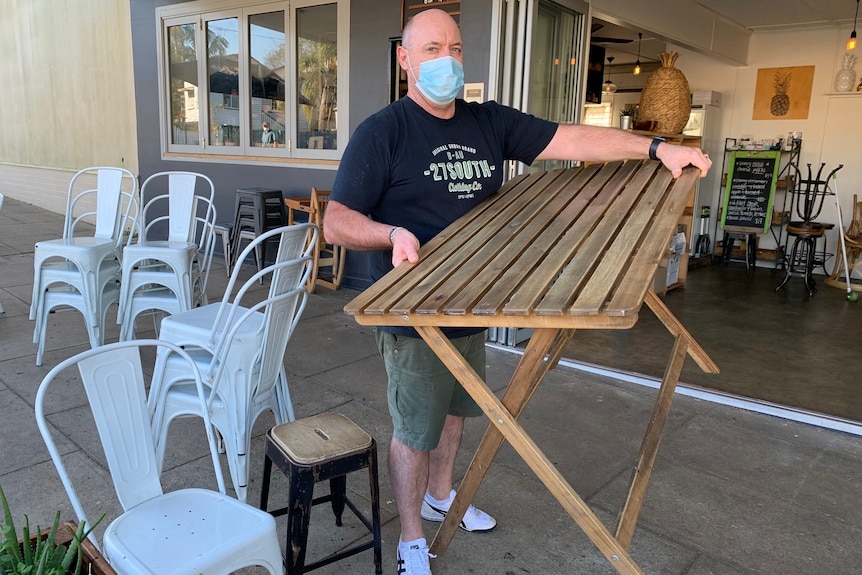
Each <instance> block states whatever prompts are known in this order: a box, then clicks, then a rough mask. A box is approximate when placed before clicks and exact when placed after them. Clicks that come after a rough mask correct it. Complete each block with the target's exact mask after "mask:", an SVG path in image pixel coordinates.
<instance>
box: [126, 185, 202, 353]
mask: <svg viewBox="0 0 862 575" xmlns="http://www.w3.org/2000/svg"><path fill="white" fill-rule="evenodd" d="M141 198H142V202H144V208H143V210H142V217H141V221H142V224H141V227H142V228H143V229H142V232H141V234H140V236H139V237H138V241H137V242H136V243H133V244H132V245H129V246H126V248H125V249H124V250H123V270H122V280H121V284H120V309H119V312H118V313H117V323H119V324H121V326H122V327H121V328H120V340H121V341H127V340H129V339H133V338H134V337H135V320H136V319H137V317H138V315H140V314H141V313H143V312H146V311H155V312H157V315H156V317H158V316H159V315H164V314H168V315H170V314H174V313H179V312H182V311H187V310H189V309H192V308H194V307H196V306H198V305H205V304H206V303H207V299H206V284H207V279H208V277H209V268H210V263H211V261H212V255H213V250H214V245H215V233H214V229H213V228H214V226H215V220H216V211H215V205H214V203H213V200H214V198H215V185H213V182H212V180H210V179H209V178H208V177H207V176H205V175H203V174H198V173H195V172H176V171H174V172H160V173H158V174H153V175H152V176H150V177H149V178H147V179H146V180H145V181H144V183H143V184H142V185H141ZM165 228H166V229H165ZM165 236H166V237H167V239H162V238H165ZM155 327H156V329H158V323H156V325H155Z"/></svg>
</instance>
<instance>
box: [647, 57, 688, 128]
mask: <svg viewBox="0 0 862 575" xmlns="http://www.w3.org/2000/svg"><path fill="white" fill-rule="evenodd" d="M659 57H660V58H661V68H659V69H658V70H656V71H655V72H653V73H652V75H651V76H650V77H649V79H648V80H647V82H646V85H645V86H644V89H643V92H641V101H640V106H639V107H638V118H639V119H641V120H655V121H656V122H657V123H658V124H657V125H656V128H655V131H656V132H661V133H664V134H679V133H680V132H682V129H683V128H685V125H686V124H687V123H688V117H689V114H691V91H690V90H689V87H688V80H686V79H685V76H684V75H683V73H682V72H681V71H680V70H679V69H678V68H676V67H675V66H674V64H676V59H677V58H678V57H679V53H678V52H662V53H661V54H660V55H659Z"/></svg>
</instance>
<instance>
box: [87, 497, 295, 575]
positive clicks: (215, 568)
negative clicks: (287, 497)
mask: <svg viewBox="0 0 862 575" xmlns="http://www.w3.org/2000/svg"><path fill="white" fill-rule="evenodd" d="M134 509H135V513H131V514H124V515H121V516H120V517H119V518H118V519H116V520H115V521H114V522H113V523H111V525H110V526H109V527H108V529H107V530H106V531H105V537H104V543H105V556H106V558H107V560H108V562H109V563H111V564H112V565H117V566H118V567H121V568H122V570H123V572H141V573H159V574H162V575H169V574H174V573H175V574H177V575H188V574H189V573H207V575H210V574H214V573H231V572H232V571H234V570H235V567H236V566H235V565H232V561H231V558H232V556H234V555H235V553H236V550H237V549H245V550H246V552H248V548H249V547H253V546H255V545H256V544H257V540H259V538H260V533H261V532H266V531H274V530H275V519H273V517H272V516H271V515H270V514H269V513H265V512H263V511H260V510H258V509H255V508H253V507H251V506H249V505H245V504H242V503H240V502H239V501H237V500H236V499H233V498H232V497H228V496H226V495H222V494H221V493H218V492H217V491H209V490H206V489H183V490H180V491H173V492H170V493H166V494H165V495H163V496H162V497H156V498H154V499H150V500H148V501H145V502H143V503H141V504H140V505H138V506H136V507H135V508H134ZM130 543H131V545H130ZM177 557H183V558H184V562H179V561H177V559H176V558H177ZM270 567H273V568H280V565H272V566H270Z"/></svg>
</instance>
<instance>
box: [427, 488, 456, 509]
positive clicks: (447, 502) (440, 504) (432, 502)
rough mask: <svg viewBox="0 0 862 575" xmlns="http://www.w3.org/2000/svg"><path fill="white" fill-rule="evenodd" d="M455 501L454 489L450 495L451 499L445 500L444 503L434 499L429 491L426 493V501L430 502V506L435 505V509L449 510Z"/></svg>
mask: <svg viewBox="0 0 862 575" xmlns="http://www.w3.org/2000/svg"><path fill="white" fill-rule="evenodd" d="M454 499H455V490H454V489H453V490H452V491H451V492H450V493H449V498H448V499H444V500H443V501H440V500H439V499H434V497H433V496H432V495H431V494H430V493H428V492H427V491H426V492H425V501H427V502H428V505H433V506H434V507H440V508H442V509H449V507H450V506H451V505H452V501H453V500H454Z"/></svg>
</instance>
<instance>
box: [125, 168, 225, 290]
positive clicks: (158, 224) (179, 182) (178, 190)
mask: <svg viewBox="0 0 862 575" xmlns="http://www.w3.org/2000/svg"><path fill="white" fill-rule="evenodd" d="M165 185H166V186H167V187H165ZM141 201H142V202H144V207H143V210H142V217H141V221H142V224H141V226H142V233H141V236H140V239H139V241H140V242H144V241H147V240H153V239H156V238H155V236H156V234H159V237H160V238H162V237H165V236H167V240H168V241H172V242H186V243H193V244H195V245H197V248H198V252H199V256H198V275H199V277H200V278H201V282H200V283H201V287H202V289H206V285H207V278H208V277H209V268H210V263H211V262H212V256H213V252H214V251H215V244H216V234H215V223H216V217H217V216H216V208H215V184H213V182H212V180H211V179H210V178H209V177H207V176H205V175H204V174H199V173H197V172H178V171H171V172H159V173H156V174H153V175H151V176H150V177H148V178H147V179H146V180H144V183H143V184H142V185H141ZM165 227H167V230H165Z"/></svg>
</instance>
